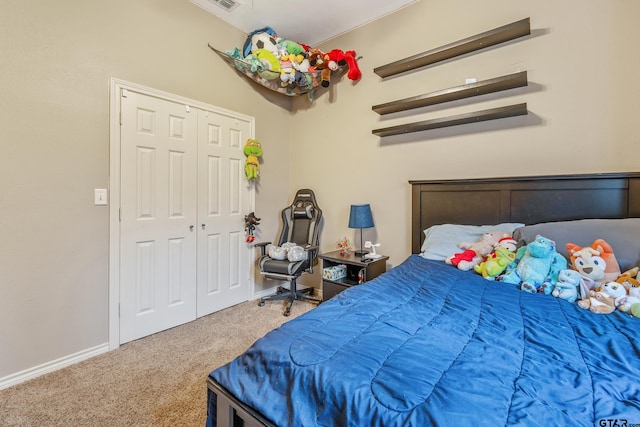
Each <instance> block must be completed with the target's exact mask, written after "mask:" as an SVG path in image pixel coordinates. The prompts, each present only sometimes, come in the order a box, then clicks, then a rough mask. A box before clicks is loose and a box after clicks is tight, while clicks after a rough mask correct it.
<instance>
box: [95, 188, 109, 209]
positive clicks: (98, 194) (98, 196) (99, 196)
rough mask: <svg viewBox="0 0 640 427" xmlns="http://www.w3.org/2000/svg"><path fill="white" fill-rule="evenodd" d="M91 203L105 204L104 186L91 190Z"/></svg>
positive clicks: (105, 190)
mask: <svg viewBox="0 0 640 427" xmlns="http://www.w3.org/2000/svg"><path fill="white" fill-rule="evenodd" d="M93 204H94V205H96V206H106V204H107V189H106V188H95V189H94V190H93Z"/></svg>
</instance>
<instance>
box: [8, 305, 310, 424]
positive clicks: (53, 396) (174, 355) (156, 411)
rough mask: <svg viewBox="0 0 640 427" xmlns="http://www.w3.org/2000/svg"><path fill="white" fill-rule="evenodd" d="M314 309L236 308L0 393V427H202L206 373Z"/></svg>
mask: <svg viewBox="0 0 640 427" xmlns="http://www.w3.org/2000/svg"><path fill="white" fill-rule="evenodd" d="M313 307H315V306H314V305H312V304H311V303H306V302H300V301H296V302H295V303H294V305H293V308H292V310H291V316H290V317H284V316H283V315H282V311H283V304H282V303H281V302H279V301H273V302H267V303H266V305H265V306H264V307H258V306H257V302H256V301H250V302H246V303H242V304H239V305H237V306H235V307H231V308H228V309H226V310H222V311H220V312H218V313H214V314H211V315H209V316H205V317H203V318H200V319H198V320H196V321H194V322H191V323H188V324H186V325H182V326H179V327H176V328H173V329H170V330H168V331H164V332H161V333H158V334H155V335H152V336H149V337H146V338H142V339H140V340H137V341H133V342H130V343H127V344H125V345H122V346H121V347H120V348H118V349H117V350H114V351H111V352H108V353H105V354H102V355H100V356H96V357H94V358H92V359H89V360H87V361H84V362H81V363H78V364H75V365H73V366H70V367H68V368H64V369H61V370H59V371H56V372H52V373H50V374H47V375H43V376H41V377H38V378H36V379H33V380H31V381H28V382H25V383H22V384H18V385H16V386H14V387H10V388H8V389H5V390H2V391H0V425H1V426H204V424H205V420H206V411H207V409H206V396H207V392H206V390H207V386H206V380H207V375H208V374H209V372H211V371H212V370H213V369H215V368H216V367H218V366H220V365H222V364H224V363H226V362H228V361H230V360H231V359H233V358H234V357H235V356H237V355H239V354H240V353H242V352H243V351H244V350H246V349H247V348H248V347H249V346H250V345H251V344H252V343H253V342H254V341H255V340H256V339H258V338H259V337H261V336H262V335H264V334H265V333H267V332H268V331H269V330H271V329H274V328H276V327H278V326H280V325H281V324H282V323H284V322H285V321H287V320H290V319H292V318H294V317H296V316H298V315H300V314H302V313H304V312H306V311H308V310H310V309H312V308H313Z"/></svg>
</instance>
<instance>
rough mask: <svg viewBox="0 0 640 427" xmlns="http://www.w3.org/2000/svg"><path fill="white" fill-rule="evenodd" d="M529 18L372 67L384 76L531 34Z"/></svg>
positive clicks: (379, 74) (375, 71)
mask: <svg viewBox="0 0 640 427" xmlns="http://www.w3.org/2000/svg"><path fill="white" fill-rule="evenodd" d="M529 21H530V20H529V18H526V19H523V20H521V21H517V22H513V23H511V24H508V25H505V26H502V27H499V28H495V29H493V30H490V31H487V32H484V33H481V34H477V35H475V36H472V37H468V38H466V39H463V40H460V41H457V42H454V43H450V44H448V45H445V46H441V47H439V48H436V49H433V50H429V51H426V52H422V53H419V54H417V55H414V56H410V57H408V58H404V59H401V60H399V61H396V62H392V63H391V64H387V65H383V66H381V67H377V68H374V70H373V72H374V73H376V74H377V75H378V76H380V77H382V78H385V77H390V76H394V75H396V74H400V73H404V72H406V71H411V70H415V69H416V68H420V67H424V66H427V65H430V64H433V63H436V62H440V61H444V60H446V59H449V58H453V57H456V56H460V55H464V54H466V53H469V52H474V51H476V50H480V49H484V48H486V47H489V46H493V45H496V44H500V43H504V42H507V41H509V40H513V39H517V38H519V37H523V36H526V35H529V34H531V26H530V22H529Z"/></svg>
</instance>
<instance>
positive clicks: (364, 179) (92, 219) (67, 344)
mask: <svg viewBox="0 0 640 427" xmlns="http://www.w3.org/2000/svg"><path fill="white" fill-rule="evenodd" d="M480 5H481V6H482V7H481V6H480ZM639 12H640V4H638V3H637V2H633V1H628V0H610V1H606V2H605V1H595V0H590V1H587V2H585V1H584V0H564V1H562V2H558V1H554V0H543V1H539V2H530V1H523V0H515V1H514V0H486V1H483V2H470V1H465V0H422V1H420V2H418V3H417V4H415V5H413V6H410V7H408V8H406V9H404V10H402V11H400V12H398V13H396V14H393V15H390V16H389V17H387V18H385V19H383V20H381V21H378V22H376V23H373V24H370V25H366V26H364V27H361V28H359V29H357V30H356V31H354V32H352V33H349V34H346V35H344V36H342V37H340V38H337V39H335V40H332V41H330V42H328V43H326V45H325V46H322V47H323V48H326V50H329V49H331V48H341V49H344V50H347V49H355V50H356V51H357V52H358V54H359V55H361V56H362V59H361V60H360V62H359V63H360V66H361V68H362V72H363V78H362V80H361V81H360V82H358V83H357V84H355V85H354V84H352V83H351V82H350V81H348V80H347V79H346V77H344V78H342V80H341V81H339V82H335V85H334V86H333V87H332V88H331V90H330V91H328V92H325V93H323V94H318V96H317V98H316V100H315V102H314V103H313V104H310V103H309V102H308V101H307V99H306V98H304V97H301V98H297V99H295V100H294V109H293V111H292V112H289V111H288V110H289V107H290V105H289V104H290V101H291V100H290V99H288V98H286V97H282V96H281V95H278V94H272V93H268V92H265V91H264V90H260V88H257V87H256V86H255V85H253V84H251V83H249V82H248V81H246V80H245V79H243V78H240V77H239V76H237V75H236V73H235V72H234V71H233V70H231V69H230V68H229V67H228V66H227V65H226V64H224V63H223V62H222V61H221V60H220V59H219V58H217V57H216V56H215V54H214V53H212V52H211V51H210V50H209V49H208V48H207V43H212V44H214V45H215V46H216V47H218V48H220V49H226V48H229V47H232V46H235V45H240V44H241V43H242V41H243V38H244V36H243V34H242V33H241V32H240V31H238V30H236V29H233V28H232V27H230V26H228V25H226V24H224V23H222V22H220V21H219V20H217V19H216V18H214V17H212V16H210V15H209V14H207V13H206V12H204V11H202V10H201V9H200V8H198V7H197V6H194V5H193V4H191V3H190V2H188V1H187V0H135V1H130V0H109V1H100V2H99V1H97V0H65V1H62V2H51V1H47V0H3V1H2V2H0V16H1V17H2V18H1V19H2V25H1V26H0V40H3V42H2V43H0V59H1V61H2V66H0V135H1V139H0V143H1V144H2V151H1V155H0V165H1V167H0V207H1V213H0V235H1V236H2V238H3V244H2V245H0V325H2V326H0V379H1V378H3V377H6V376H7V375H10V374H14V373H16V372H19V371H22V370H24V369H29V368H32V367H34V366H37V365H40V364H43V363H46V362H50V361H52V360H55V359H57V358H60V357H65V356H68V355H70V354H73V353H76V352H79V351H83V350H86V349H88V348H91V347H93V346H96V345H100V344H103V343H105V342H107V339H108V253H109V247H108V243H109V242H108V237H109V235H108V233H109V230H108V226H109V217H108V209H107V208H104V207H95V206H93V189H94V188H104V187H106V186H107V184H108V182H109V176H108V175H109V158H108V157H109V105H108V99H109V93H108V91H109V79H110V78H111V77H117V78H119V79H123V80H127V81H130V82H133V83H138V84H142V85H145V86H150V87H154V88H157V89H160V90H163V91H166V92H171V93H176V94H178V95H180V96H183V97H188V98H193V99H196V100H198V101H202V102H206V103H209V104H213V105H217V106H220V107H223V108H227V109H230V110H235V111H239V112H242V113H244V114H248V115H252V116H254V117H256V137H257V138H258V139H259V140H260V141H261V142H262V143H263V146H264V149H265V155H264V163H263V165H262V167H261V168H262V178H261V181H260V185H259V186H258V191H257V198H256V212H257V214H258V216H260V217H262V224H261V226H260V227H259V230H258V238H259V239H263V240H270V239H272V238H273V237H274V236H275V233H276V231H277V229H278V227H279V219H278V216H277V215H278V214H277V213H278V211H279V209H280V208H281V207H282V206H284V205H285V204H286V203H288V201H289V200H290V198H291V196H292V195H293V194H294V193H295V190H296V189H297V188H300V187H310V188H312V189H314V190H315V191H316V195H317V196H318V199H319V203H320V204H321V206H322V208H323V210H324V212H325V226H324V229H323V234H322V239H323V240H322V248H323V249H324V250H330V249H333V245H334V241H335V240H336V239H337V238H339V237H342V236H345V235H346V236H349V237H351V238H353V236H354V235H355V233H354V231H353V230H350V229H348V228H347V221H348V212H349V205H350V204H352V203H371V205H372V207H373V211H374V218H375V221H376V228H375V229H374V230H367V231H366V234H365V237H366V238H370V239H373V240H376V241H379V242H380V243H381V244H382V246H381V248H380V252H383V253H385V254H389V255H390V256H391V259H390V264H391V265H396V264H398V263H399V262H401V261H402V260H403V259H404V258H405V257H406V256H407V255H408V254H409V252H410V240H409V232H410V230H409V215H410V213H409V202H410V188H409V184H408V183H407V180H409V179H425V178H460V177H483V176H499V175H502V176H504V175H531V174H558V173H581V172H609V171H626V170H638V168H639V160H638V158H639V153H640V145H639V144H638V142H639V141H638V136H637V135H638V134H637V131H636V130H635V119H636V117H635V116H636V115H637V112H638V110H639V108H638V102H639V101H638V99H640V97H639V96H638V95H639V93H638V92H639V89H638V84H637V83H636V82H635V81H634V78H635V74H636V70H637V69H638V65H639V64H638V57H637V55H635V54H634V52H635V51H636V46H635V44H636V41H637V40H639V39H640V29H639V28H638V27H637V25H636V22H635V21H636V18H637V16H639V15H640V14H639ZM528 16H529V17H531V22H532V29H533V35H532V36H531V37H528V38H526V39H524V40H520V41H516V42H513V43H509V44H507V45H505V46H501V47H496V48H493V49H490V50H488V51H486V52H482V53H477V54H472V55H468V56H466V57H464V58H459V59H456V60H452V61H447V62H446V63H443V64H439V65H436V66H433V67H430V68H428V69H424V70H420V71H416V72H414V73H410V74H407V75H403V76H399V77H396V78H390V79H386V80H384V81H381V80H380V79H379V78H378V77H377V76H376V75H375V74H373V68H375V67H377V66H380V65H383V64H386V63H389V62H392V61H394V60H397V59H400V58H403V57H406V56H409V55H413V54H415V53H418V52H421V51H425V50H429V49H432V48H435V47H438V46H441V45H443V44H447V43H450V42H453V41H457V40H459V39H462V38H465V37H468V36H470V35H474V34H477V33H480V32H483V31H486V30H489V29H492V28H495V27H498V26H501V25H504V24H507V23H510V22H513V21H516V20H519V19H522V18H525V17H528ZM276 30H277V29H276ZM284 36H286V35H284ZM517 70H527V71H528V72H529V80H530V82H531V84H530V86H529V87H528V88H527V89H526V90H520V89H518V90H514V91H510V92H508V93H504V94H500V95H497V96H488V97H483V98H481V99H477V100H476V99H472V100H468V101H463V102H455V103H451V104H450V105H442V106H439V107H433V108H430V109H427V110H423V111H419V112H411V113H408V114H404V115H396V117H392V118H384V119H383V118H382V117H380V116H378V115H377V114H376V113H374V112H372V111H371V106H372V105H375V104H379V103H383V102H388V101H392V100H396V99H400V98H403V97H408V96H413V95H417V94H421V93H426V92H430V91H433V90H438V89H442V88H446V87H450V86H456V85H460V84H462V83H464V80H465V78H468V77H475V78H477V79H478V80H481V79H486V78H491V77H495V76H498V75H503V74H508V73H511V72H514V71H517ZM516 102H527V103H528V104H529V111H530V114H529V116H527V117H526V118H514V119H506V120H503V121H496V122H488V123H483V124H478V125H468V126H463V127H458V128H447V129H442V130H437V131H431V132H426V133H420V134H413V135H410V136H407V137H404V138H399V139H379V138H378V137H375V136H373V135H372V134H371V130H372V129H375V128H378V127H383V126H388V125H393V124H398V123H404V122H410V121H414V120H422V119H424V118H432V117H439V116H444V115H448V114H456V113H458V112H463V111H470V110H475V109H483V108H490V107H492V106H497V105H502V104H503V103H516ZM305 283H308V284H312V285H316V286H317V285H319V279H318V277H317V274H316V277H315V278H314V279H313V280H311V281H308V280H306V281H305ZM259 286H260V283H259Z"/></svg>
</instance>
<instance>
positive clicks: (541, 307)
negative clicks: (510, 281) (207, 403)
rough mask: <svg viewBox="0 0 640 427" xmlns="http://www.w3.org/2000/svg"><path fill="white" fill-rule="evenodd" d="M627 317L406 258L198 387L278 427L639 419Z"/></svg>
mask: <svg viewBox="0 0 640 427" xmlns="http://www.w3.org/2000/svg"><path fill="white" fill-rule="evenodd" d="M639 339H640V319H635V318H632V317H630V316H628V315H626V314H623V313H620V312H616V313H614V314H610V315H599V314H593V313H591V312H589V311H586V310H582V309H580V308H579V307H578V306H577V305H576V304H575V303H574V304H572V303H568V302H566V301H564V300H560V299H556V298H554V297H552V296H549V295H542V294H529V293H526V292H522V291H520V290H518V289H516V287H515V286H513V285H507V284H504V283H500V282H492V281H488V280H485V279H483V278H482V277H481V276H478V275H475V274H474V273H470V272H461V271H459V270H457V269H455V268H454V267H452V266H450V265H447V264H444V263H442V262H437V261H429V260H425V259H423V258H421V257H419V256H417V255H412V256H410V257H409V258H408V259H407V260H406V261H405V262H403V263H402V264H401V265H399V266H398V267H396V268H393V269H392V270H390V271H389V272H387V273H386V274H384V275H382V276H380V277H378V278H377V279H375V280H372V281H371V282H368V283H366V284H363V285H360V286H355V287H353V288H351V289H349V290H347V291H345V292H343V293H341V294H339V295H338V296H336V297H335V298H333V299H332V300H330V301H328V302H325V303H323V304H321V305H320V306H319V307H318V308H316V309H314V310H312V311H310V312H309V313H307V314H305V315H303V316H301V317H299V318H296V319H294V320H292V321H290V322H288V323H286V324H284V325H283V326H282V327H280V328H279V329H277V330H274V331H272V332H270V333H269V334H267V335H266V336H265V337H264V338H262V339H260V340H258V341H257V342H256V343H255V344H254V345H253V346H252V347H251V348H250V349H249V350H247V352H246V353H244V354H243V355H241V356H240V357H238V358H237V359H235V360H234V361H232V362H231V363H229V364H227V365H225V366H223V367H221V368H219V369H217V370H215V371H213V372H212V373H211V377H212V378H213V379H214V380H215V381H216V382H218V383H219V384H221V385H222V386H224V387H225V388H226V389H228V390H229V391H231V392H232V393H233V394H234V395H235V396H236V397H238V398H239V399H240V400H242V401H243V402H245V403H246V404H248V405H249V406H251V407H253V408H255V409H257V410H258V411H259V412H260V413H262V414H263V415H264V416H265V417H266V418H268V419H270V420H272V421H273V422H274V423H275V424H277V425H279V426H327V427H334V426H429V425H437V426H466V425H473V426H492V427H494V426H505V425H508V426H515V425H523V426H545V427H548V426H604V425H607V426H613V425H614V424H613V421H611V420H615V421H617V422H618V424H616V425H623V424H622V423H623V420H626V423H627V425H631V424H634V423H640V344H639Z"/></svg>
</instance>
